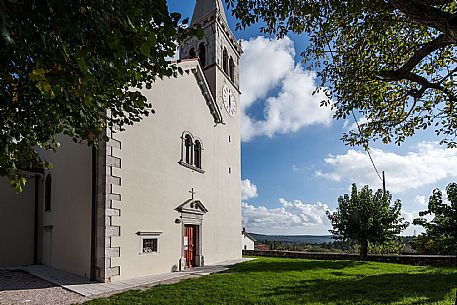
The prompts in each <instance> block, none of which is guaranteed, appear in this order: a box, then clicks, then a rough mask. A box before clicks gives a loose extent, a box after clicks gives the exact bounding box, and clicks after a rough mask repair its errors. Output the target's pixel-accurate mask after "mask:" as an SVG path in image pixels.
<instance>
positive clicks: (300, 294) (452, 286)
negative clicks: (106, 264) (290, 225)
mask: <svg viewBox="0 0 457 305" xmlns="http://www.w3.org/2000/svg"><path fill="white" fill-rule="evenodd" d="M456 287H457V269H456V268H434V267H423V266H407V265H397V264H387V263H376V262H359V261H318V260H305V259H281V258H265V257H262V258H257V259H256V260H254V261H250V262H246V263H242V264H238V265H235V266H233V267H232V268H231V269H230V270H229V271H226V272H224V273H219V274H213V275H210V276H206V277H201V278H197V279H188V280H184V281H182V282H179V283H177V284H173V285H160V286H156V287H153V288H150V289H148V290H143V291H140V290H133V291H128V292H124V293H120V294H118V295H114V296H112V297H110V298H105V299H96V300H93V301H90V302H88V303H87V304H90V305H96V304H237V305H238V304H316V305H317V304H328V305H330V304H331V305H336V304H341V305H350V304H367V305H368V304H369V305H375V304H396V305H397V304H416V305H419V304H420V305H422V304H442V305H445V304H446V305H453V304H454V303H455V295H456Z"/></svg>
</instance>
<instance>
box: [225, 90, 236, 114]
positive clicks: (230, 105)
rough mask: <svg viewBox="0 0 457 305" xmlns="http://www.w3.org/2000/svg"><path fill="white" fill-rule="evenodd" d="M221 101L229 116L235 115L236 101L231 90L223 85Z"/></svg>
mask: <svg viewBox="0 0 457 305" xmlns="http://www.w3.org/2000/svg"><path fill="white" fill-rule="evenodd" d="M222 101H223V102H224V108H225V110H227V113H228V114H229V115H230V116H234V115H235V113H236V99H235V95H234V94H233V92H232V90H231V89H230V88H229V87H227V85H224V87H222Z"/></svg>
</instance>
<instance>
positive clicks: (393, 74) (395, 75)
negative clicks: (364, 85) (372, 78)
mask: <svg viewBox="0 0 457 305" xmlns="http://www.w3.org/2000/svg"><path fill="white" fill-rule="evenodd" d="M379 75H380V76H381V77H382V78H383V79H384V80H387V81H399V80H404V79H405V80H409V81H412V82H415V83H416V84H419V85H421V86H422V88H420V89H419V90H416V91H413V92H411V93H410V95H411V96H412V97H414V98H417V99H418V98H420V97H421V96H422V95H423V94H424V92H425V91H426V90H427V89H435V90H438V91H441V92H443V93H445V94H446V95H447V96H448V97H449V99H450V100H451V101H453V102H457V97H456V96H455V95H454V94H453V93H452V92H451V91H449V90H448V89H446V88H444V87H443V86H441V85H440V84H439V83H431V82H429V81H428V80H427V79H426V78H425V77H423V76H420V75H417V74H415V73H412V72H406V73H400V71H398V70H397V71H382V72H380V73H379Z"/></svg>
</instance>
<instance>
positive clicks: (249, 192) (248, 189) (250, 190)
mask: <svg viewBox="0 0 457 305" xmlns="http://www.w3.org/2000/svg"><path fill="white" fill-rule="evenodd" d="M254 197H257V186H256V185H255V184H254V183H251V181H250V180H249V179H245V180H241V200H246V199H250V198H254Z"/></svg>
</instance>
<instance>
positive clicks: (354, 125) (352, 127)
mask: <svg viewBox="0 0 457 305" xmlns="http://www.w3.org/2000/svg"><path fill="white" fill-rule="evenodd" d="M369 122H371V120H369V119H367V118H366V117H361V118H360V119H358V120H357V122H354V123H352V124H351V125H349V121H345V122H344V125H343V128H345V129H346V130H352V131H358V129H359V128H358V126H357V125H359V126H360V127H362V125H364V124H367V123H369ZM348 125H349V126H348Z"/></svg>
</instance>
